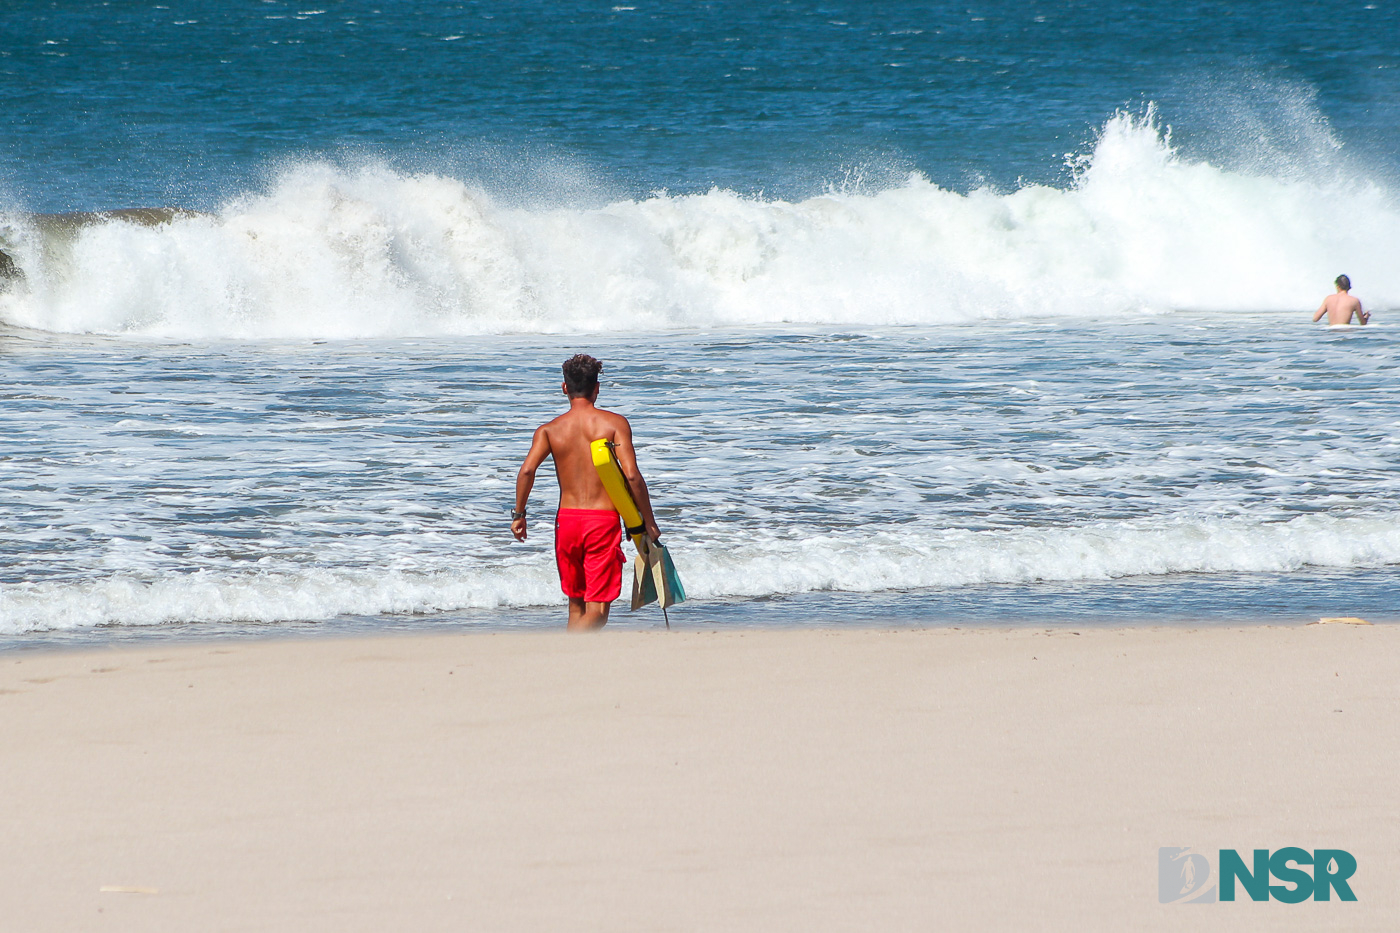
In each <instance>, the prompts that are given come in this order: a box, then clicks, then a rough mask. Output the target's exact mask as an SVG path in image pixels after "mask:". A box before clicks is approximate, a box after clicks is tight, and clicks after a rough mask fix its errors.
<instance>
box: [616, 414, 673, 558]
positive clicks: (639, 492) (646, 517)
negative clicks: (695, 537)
mask: <svg viewBox="0 0 1400 933" xmlns="http://www.w3.org/2000/svg"><path fill="white" fill-rule="evenodd" d="M618 420H620V421H621V422H622V423H621V424H619V425H618V426H617V436H616V437H615V438H613V453H614V454H616V455H617V465H618V466H619V467H621V469H622V478H623V479H625V480H627V491H628V492H630V493H631V494H632V501H633V502H635V503H637V511H639V512H641V513H642V523H643V524H644V525H645V526H646V532H647V536H648V537H649V538H651V539H652V540H653V541H659V540H660V539H661V529H660V528H658V527H657V526H656V516H655V515H653V514H652V511H651V495H650V494H649V493H648V492H647V481H646V480H644V479H642V471H641V470H640V469H638V468H637V452H636V451H635V450H634V449H633V448H632V425H630V424H628V423H627V419H626V418H621V417H620V418H619V419H618Z"/></svg>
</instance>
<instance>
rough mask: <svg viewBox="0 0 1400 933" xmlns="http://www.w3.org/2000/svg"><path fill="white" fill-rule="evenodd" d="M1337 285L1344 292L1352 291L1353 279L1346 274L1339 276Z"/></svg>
mask: <svg viewBox="0 0 1400 933" xmlns="http://www.w3.org/2000/svg"><path fill="white" fill-rule="evenodd" d="M1337 287H1338V288H1340V289H1341V290H1342V291H1344V292H1349V291H1351V279H1349V278H1347V277H1346V276H1344V275H1339V276H1337Z"/></svg>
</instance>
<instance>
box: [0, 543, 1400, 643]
mask: <svg viewBox="0 0 1400 933" xmlns="http://www.w3.org/2000/svg"><path fill="white" fill-rule="evenodd" d="M712 531H717V530H716V529H705V528H700V529H694V530H692V532H691V533H690V534H687V535H681V536H679V537H678V538H677V540H675V541H674V542H673V545H672V546H673V550H674V551H675V554H676V557H677V560H678V561H679V563H680V567H681V570H682V572H683V575H684V579H685V584H686V588H687V590H688V592H689V594H690V595H691V596H692V597H693V598H695V599H696V600H699V601H703V600H713V599H716V598H724V597H769V596H783V595H791V594H797V593H808V592H818V591H826V592H848V593H878V592H891V591H904V590H911V589H919V588H939V587H960V586H973V585H980V584H999V583H1013V584H1014V583H1034V582H1038V581H1059V582H1072V581H1100V580H1111V579H1115V578H1121V577H1128V576H1147V577H1151V576H1166V575H1170V574H1179V573H1222V572H1265V573H1270V572H1271V573H1280V572H1288V571H1297V570H1301V569H1304V568H1309V567H1313V568H1344V569H1345V568H1357V567H1374V566H1380V565H1386V564H1396V563H1400V516H1395V515H1378V516H1373V517H1367V518H1346V519H1338V518H1333V517H1329V516H1322V515H1310V516H1302V517H1299V518H1295V519H1293V520H1290V521H1285V522H1257V521H1250V520H1242V519H1236V520H1209V521H1191V520H1186V519H1176V520H1171V521H1167V522H1161V523H1151V522H1145V521H1131V522H1118V523H1111V522H1098V523H1093V524H1089V525H1085V526H1082V527H1066V528H1028V529H1016V530H1007V531H987V532H972V531H965V530H948V531H928V530H918V529H904V530H901V529H894V530H884V531H877V532H875V533H873V534H870V533H865V532H849V531H848V532H832V531H820V530H815V531H814V530H808V531H806V532H803V531H801V530H788V531H785V532H783V533H777V532H766V531H762V530H759V531H757V532H754V533H751V534H748V535H744V536H741V537H738V538H733V537H730V536H729V535H722V534H718V533H716V534H710V533H709V532H712ZM561 601H562V597H561V596H559V593H558V589H557V582H556V579H555V577H554V568H553V566H552V562H551V561H550V560H549V559H548V557H547V556H545V555H542V554H538V553H537V554H535V555H532V556H531V557H529V558H526V559H524V560H516V561H511V562H506V563H497V562H493V563H490V564H480V563H478V564H475V565H472V564H470V563H469V564H468V565H467V566H465V567H462V566H457V567H452V568H446V567H444V568H443V569H441V570H437V571H431V572H421V571H419V572H403V571H394V570H390V571H383V570H350V569H343V568H342V569H336V568H327V567H321V568H313V569H308V570H306V571H301V572H278V573H246V572H245V573H233V572H228V573H210V572H196V573H192V574H185V575H166V576H162V577H159V578H157V579H153V580H142V579H139V578H137V577H134V576H131V575H116V576H106V577H99V578H89V579H85V580H83V581H81V582H71V583H70V582H62V581H49V582H39V583H24V584H12V585H8V586H3V587H0V634H19V633H25V632H38V631H56V630H68V629H82V628H90V627H93V626H99V625H117V626H151V625H161V624H166V623H172V622H182V623H185V622H259V623H269V622H289V621H324V620H329V619H333V618H336V617H338V616H345V615H366V616H370V615H383V614H390V613H437V612H444V611H452V610H464V609H488V610H489V609H497V610H499V609H509V608H518V607H531V606H551V605H557V604H560V603H561ZM701 611H703V610H701ZM502 618H508V617H505V616H503V617H502Z"/></svg>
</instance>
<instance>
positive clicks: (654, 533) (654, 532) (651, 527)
mask: <svg viewBox="0 0 1400 933" xmlns="http://www.w3.org/2000/svg"><path fill="white" fill-rule="evenodd" d="M646 530H647V537H648V538H650V539H651V540H653V541H660V540H661V529H660V528H658V527H656V522H647V523H646Z"/></svg>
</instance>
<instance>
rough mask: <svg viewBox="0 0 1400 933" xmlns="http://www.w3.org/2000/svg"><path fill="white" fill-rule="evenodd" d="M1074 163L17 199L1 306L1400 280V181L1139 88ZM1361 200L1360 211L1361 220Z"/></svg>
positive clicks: (401, 312) (817, 304)
mask: <svg viewBox="0 0 1400 933" xmlns="http://www.w3.org/2000/svg"><path fill="white" fill-rule="evenodd" d="M1076 166H1077V172H1076V175H1075V178H1074V180H1073V182H1072V183H1070V184H1068V185H1066V186H1064V187H1049V186H1044V185H1027V186H1024V187H1021V188H1019V189H1018V190H1015V191H1010V192H999V191H995V190H992V189H990V188H978V189H974V190H971V191H969V192H966V193H958V192H955V191H951V190H948V189H945V188H941V187H939V186H937V185H935V184H933V183H931V182H929V181H928V180H927V179H925V178H923V177H922V176H919V175H917V174H916V175H912V176H910V177H909V178H908V179H907V180H906V181H905V182H904V183H903V184H901V185H897V186H893V187H889V188H886V189H884V190H880V191H875V192H862V191H859V190H856V191H854V192H852V191H841V190H830V191H828V192H826V193H824V194H822V195H820V196H817V197H813V198H809V199H807V200H803V201H783V200H770V199H763V198H760V197H751V196H743V195H740V194H737V193H735V192H732V191H726V190H720V189H716V190H712V191H709V192H707V193H703V194H690V195H665V194H658V195H656V196H653V197H650V198H647V199H644V200H640V201H620V202H616V203H613V204H610V205H607V206H605V207H602V208H596V209H580V208H573V207H568V206H559V207H554V208H546V207H531V208H521V207H513V206H510V205H509V204H507V203H505V202H503V201H500V200H498V199H496V198H494V197H493V196H492V195H491V194H490V193H489V192H487V191H485V190H483V189H482V188H480V187H478V186H475V185H473V184H471V183H468V182H463V181H460V180H456V179H452V178H448V177H444V176H441V175H434V174H410V173H402V172H396V171H394V170H392V169H390V168H388V167H386V166H382V165H381V166H373V165H371V166H366V167H361V168H357V169H353V170H352V169H344V168H340V167H336V166H334V165H330V164H326V163H307V164H301V165H297V166H294V167H292V168H289V169H288V170H286V171H284V172H283V173H282V174H281V175H280V176H279V177H278V178H277V180H276V181H275V182H274V183H273V184H272V185H271V187H270V188H269V190H268V191H266V192H265V193H258V194H251V193H250V194H247V195H244V196H240V197H237V198H235V199H233V200H231V201H230V202H228V203H227V204H226V205H225V206H224V207H223V208H222V209H221V210H219V211H218V212H216V213H214V214H210V215H204V216H197V217H178V218H175V219H174V220H172V221H171V222H169V223H164V224H159V225H155V226H146V225H140V224H134V223H130V222H127V221H123V220H112V221H108V222H102V223H96V224H92V225H88V226H85V227H83V228H82V229H80V230H78V231H76V232H74V233H72V234H71V235H69V236H67V237H66V238H65V239H64V240H63V241H62V242H52V241H48V240H46V239H45V236H44V235H43V234H42V233H41V232H40V231H39V230H38V229H37V228H36V227H35V226H34V224H33V223H32V222H27V221H26V219H25V218H24V217H23V216H21V215H14V214H11V215H7V217H6V218H5V222H4V226H3V228H0V240H3V244H0V248H3V249H4V250H5V252H7V253H8V254H9V255H10V256H11V257H13V259H14V260H15V262H16V264H17V265H18V267H19V268H20V269H21V270H22V273H23V276H22V278H17V279H14V280H11V282H10V283H9V286H8V288H7V289H6V290H5V291H4V292H3V293H0V320H3V321H4V322H6V323H9V324H11V325H16V326H22V327H27V328H33V329H37V330H47V331H54V332H63V333H95V334H128V335H136V336H148V337H172V338H181V339H223V338H235V339H245V338H266V337H274V338H329V339H353V338H369V337H396V336H428V335H472V334H495V333H575V332H577V333H588V332H599V331H616V330H629V329H630V330H636V329H647V330H668V329H688V328H697V327H708V326H715V325H727V326H735V325H737V326H743V325H761V324H775V323H802V324H812V325H838V326H839V325H843V324H849V323H865V324H891V325H929V324H950V323H958V322H967V321H975V320H983V319H1022V320H1034V319H1038V318H1047V317H1063V316H1102V315H1114V314H1122V313H1140V312H1167V311H1173V310H1183V309H1192V310H1223V311H1254V310H1278V309H1285V308H1293V307H1305V306H1309V305H1311V304H1313V303H1315V299H1316V297H1317V295H1316V293H1317V292H1318V289H1319V287H1323V286H1325V284H1326V283H1327V282H1329V281H1330V280H1331V279H1332V278H1333V277H1334V276H1335V275H1336V274H1337V273H1338V272H1340V271H1346V272H1348V274H1350V275H1351V276H1352V278H1353V279H1354V280H1355V281H1356V282H1357V287H1358V292H1359V293H1360V294H1362V295H1363V296H1364V297H1365V299H1366V300H1367V302H1368V304H1370V305H1372V306H1374V307H1387V306H1390V305H1396V304H1400V269H1397V268H1396V267H1395V265H1394V264H1393V263H1391V262H1390V261H1389V257H1390V255H1391V254H1392V253H1393V252H1394V250H1395V248H1396V245H1397V244H1400V207H1397V205H1396V202H1395V199H1394V198H1393V197H1392V196H1391V195H1390V194H1389V192H1387V191H1386V190H1385V189H1384V188H1382V187H1380V186H1377V185H1375V184H1372V183H1369V182H1367V181H1365V180H1364V179H1363V180H1357V179H1347V178H1344V177H1341V176H1338V175H1336V174H1335V173H1333V174H1329V175H1328V176H1327V177H1325V178H1321V179H1309V178H1307V177H1299V176H1297V174H1296V173H1287V174H1282V175H1269V174H1248V173H1245V172H1241V171H1226V170H1223V169H1221V168H1218V167H1216V166H1214V165H1211V164H1209V163H1207V162H1204V161H1193V160H1191V159H1188V158H1186V157H1184V156H1183V155H1182V154H1181V153H1179V152H1178V151H1177V150H1176V149H1175V148H1174V147H1173V146H1172V143H1171V140H1170V134H1169V132H1168V131H1167V130H1165V129H1164V128H1162V127H1161V126H1159V125H1158V123H1157V121H1156V118H1155V115H1154V114H1153V113H1152V112H1151V111H1150V109H1149V111H1148V113H1147V114H1146V115H1144V116H1134V115H1132V114H1129V113H1126V112H1123V113H1119V114H1117V115H1115V116H1114V117H1113V118H1112V119H1110V120H1109V121H1108V122H1107V124H1106V125H1105V126H1104V128H1103V130H1102V131H1101V133H1100V134H1099V137H1098V139H1097V141H1096V142H1095V144H1094V145H1093V147H1092V149H1091V150H1089V151H1088V152H1086V153H1085V154H1084V156H1083V157H1082V158H1079V159H1078V160H1077V161H1076ZM1339 217H1344V218H1346V221H1345V223H1340V222H1338V220H1337V218H1339Z"/></svg>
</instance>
